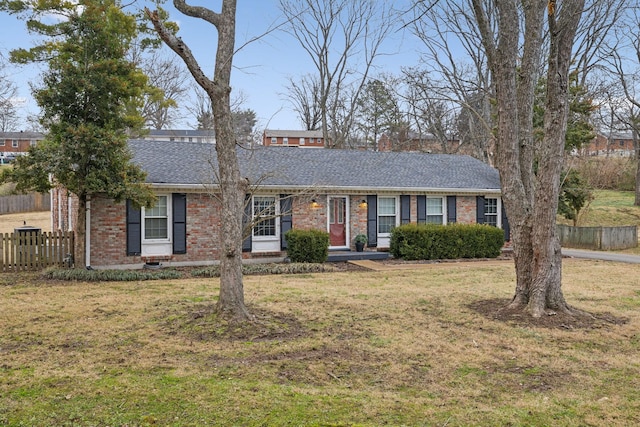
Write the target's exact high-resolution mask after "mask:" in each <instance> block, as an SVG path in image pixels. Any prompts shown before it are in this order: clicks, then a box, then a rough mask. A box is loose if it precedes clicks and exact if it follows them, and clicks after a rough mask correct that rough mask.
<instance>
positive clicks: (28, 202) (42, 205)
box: [0, 193, 51, 215]
mask: <svg viewBox="0 0 640 427" xmlns="http://www.w3.org/2000/svg"><path fill="white" fill-rule="evenodd" d="M50 209H51V196H50V195H49V193H30V194H15V195H12V196H0V215H4V214H12V213H22V212H39V211H48V210H50Z"/></svg>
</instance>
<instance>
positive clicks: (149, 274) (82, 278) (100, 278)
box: [42, 268, 182, 282]
mask: <svg viewBox="0 0 640 427" xmlns="http://www.w3.org/2000/svg"><path fill="white" fill-rule="evenodd" d="M42 277H43V278H44V279H49V280H75V281H79V282H132V281H140V280H165V279H179V278H181V277H182V274H181V273H180V272H179V271H176V270H171V269H167V270H154V271H148V270H85V269H81V268H74V269H57V268H51V269H48V270H45V271H44V272H43V273H42Z"/></svg>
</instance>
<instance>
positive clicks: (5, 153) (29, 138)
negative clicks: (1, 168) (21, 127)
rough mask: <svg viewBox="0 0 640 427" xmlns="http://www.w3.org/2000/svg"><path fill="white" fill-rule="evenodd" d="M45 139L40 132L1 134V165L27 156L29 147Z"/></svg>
mask: <svg viewBox="0 0 640 427" xmlns="http://www.w3.org/2000/svg"><path fill="white" fill-rule="evenodd" d="M43 139H44V135H43V134H42V133H40V132H0V163H8V162H10V161H12V160H13V159H14V158H15V157H16V156H21V155H23V154H26V153H27V151H28V150H29V147H30V146H32V145H36V144H38V143H39V142H40V141H42V140H43Z"/></svg>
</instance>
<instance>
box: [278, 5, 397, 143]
mask: <svg viewBox="0 0 640 427" xmlns="http://www.w3.org/2000/svg"><path fill="white" fill-rule="evenodd" d="M280 8H281V9H282V11H283V13H284V14H285V16H286V17H287V19H288V22H289V31H290V32H291V33H292V34H293V35H294V36H295V37H296V38H297V39H298V41H299V42H300V44H301V46H302V48H303V49H304V50H305V51H306V52H307V53H308V54H309V56H310V58H311V60H312V61H313V63H314V65H315V67H316V69H317V71H318V82H319V85H320V86H319V88H320V91H319V94H320V96H319V105H320V114H321V121H322V133H323V136H324V140H325V144H326V145H327V146H332V147H344V146H346V145H347V143H348V140H349V135H348V132H349V130H350V129H351V128H352V124H353V119H354V113H355V110H356V108H357V106H356V103H355V100H356V99H358V97H359V95H360V93H361V91H362V88H363V87H364V84H365V82H366V81H367V79H368V76H369V73H370V71H371V70H372V67H373V66H374V61H375V59H376V58H377V57H378V56H379V55H380V54H381V45H382V42H383V41H384V40H385V38H386V37H387V35H388V34H389V33H390V32H391V31H393V30H394V28H395V24H396V19H395V18H394V13H393V11H392V10H391V8H390V7H389V5H387V4H386V1H377V0H321V1H318V0H280Z"/></svg>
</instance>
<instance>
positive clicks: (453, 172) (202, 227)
mask: <svg viewBox="0 0 640 427" xmlns="http://www.w3.org/2000/svg"><path fill="white" fill-rule="evenodd" d="M130 147H131V150H132V152H133V154H134V161H135V162H136V163H137V164H139V165H140V166H141V167H142V168H143V169H144V170H146V171H147V173H148V176H147V181H148V182H149V183H150V184H151V185H152V187H153V188H154V190H155V191H156V193H157V195H158V202H157V205H156V206H155V207H154V208H152V209H141V210H138V209H135V208H134V207H133V206H131V204H129V203H124V202H123V203H115V202H113V201H112V200H108V199H105V198H96V197H94V198H93V199H92V200H91V204H90V207H89V209H88V217H87V224H88V228H87V242H88V244H87V247H88V248H89V252H88V254H87V260H88V261H87V262H88V264H89V263H90V265H92V266H94V267H107V266H111V267H115V266H119V267H123V266H129V267H134V266H136V267H139V266H142V265H143V264H144V263H155V262H162V263H164V264H165V265H174V266H181V265H202V264H208V263H212V262H214V261H216V260H218V259H219V256H220V253H219V249H218V242H219V240H220V239H219V237H220V236H219V233H220V221H221V212H220V209H221V208H220V202H219V200H218V198H217V197H216V191H217V185H216V179H215V173H214V171H213V170H212V167H215V165H216V164H217V160H216V153H215V149H214V147H213V146H212V145H209V144H196V143H182V142H160V141H157V142H156V141H131V142H130ZM238 153H239V161H240V166H241V171H242V176H244V177H247V179H248V180H249V183H250V185H251V186H257V188H256V189H255V190H254V193H253V194H252V195H247V205H246V210H245V213H246V218H247V223H250V224H253V227H251V229H250V230H248V233H247V235H248V237H247V238H246V239H245V241H244V244H243V252H244V256H245V258H261V257H284V256H285V255H286V241H285V238H284V233H285V232H286V231H287V230H289V229H291V228H298V229H321V230H326V231H328V232H329V234H330V245H331V247H330V249H336V250H349V249H352V248H353V247H354V244H353V239H354V238H355V236H356V235H358V234H366V235H367V236H368V240H369V242H368V247H369V248H370V250H386V249H388V248H389V241H390V231H391V229H392V228H393V227H395V226H397V225H400V224H404V223H409V222H418V223H421V222H422V223H424V222H431V223H438V224H448V223H452V222H460V223H486V224H490V225H494V226H497V227H501V228H504V229H505V235H507V234H508V231H507V229H508V224H507V222H506V219H505V216H504V210H503V209H502V201H501V198H500V194H501V193H500V180H499V177H498V172H497V171H496V170H495V169H493V168H491V167H490V166H488V165H486V164H484V163H482V162H480V161H479V160H476V159H474V158H472V157H468V156H458V155H439V154H417V153H396V152H372V151H359V150H297V149H289V148H284V147H268V148H267V147H260V148H257V149H255V150H244V149H239V152H238ZM212 165H213V166H212ZM52 200H53V205H52V215H53V218H52V221H53V224H54V228H55V226H56V225H67V224H71V225H72V227H73V226H74V224H76V221H74V220H73V219H72V220H71V221H70V220H69V219H64V218H61V217H60V216H59V215H62V216H64V215H65V214H67V215H68V212H72V210H70V208H71V207H72V203H70V202H69V201H68V200H67V199H66V198H65V193H64V191H61V192H57V191H54V194H52ZM71 216H72V215H71ZM249 220H251V222H249ZM247 228H249V227H247Z"/></svg>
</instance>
